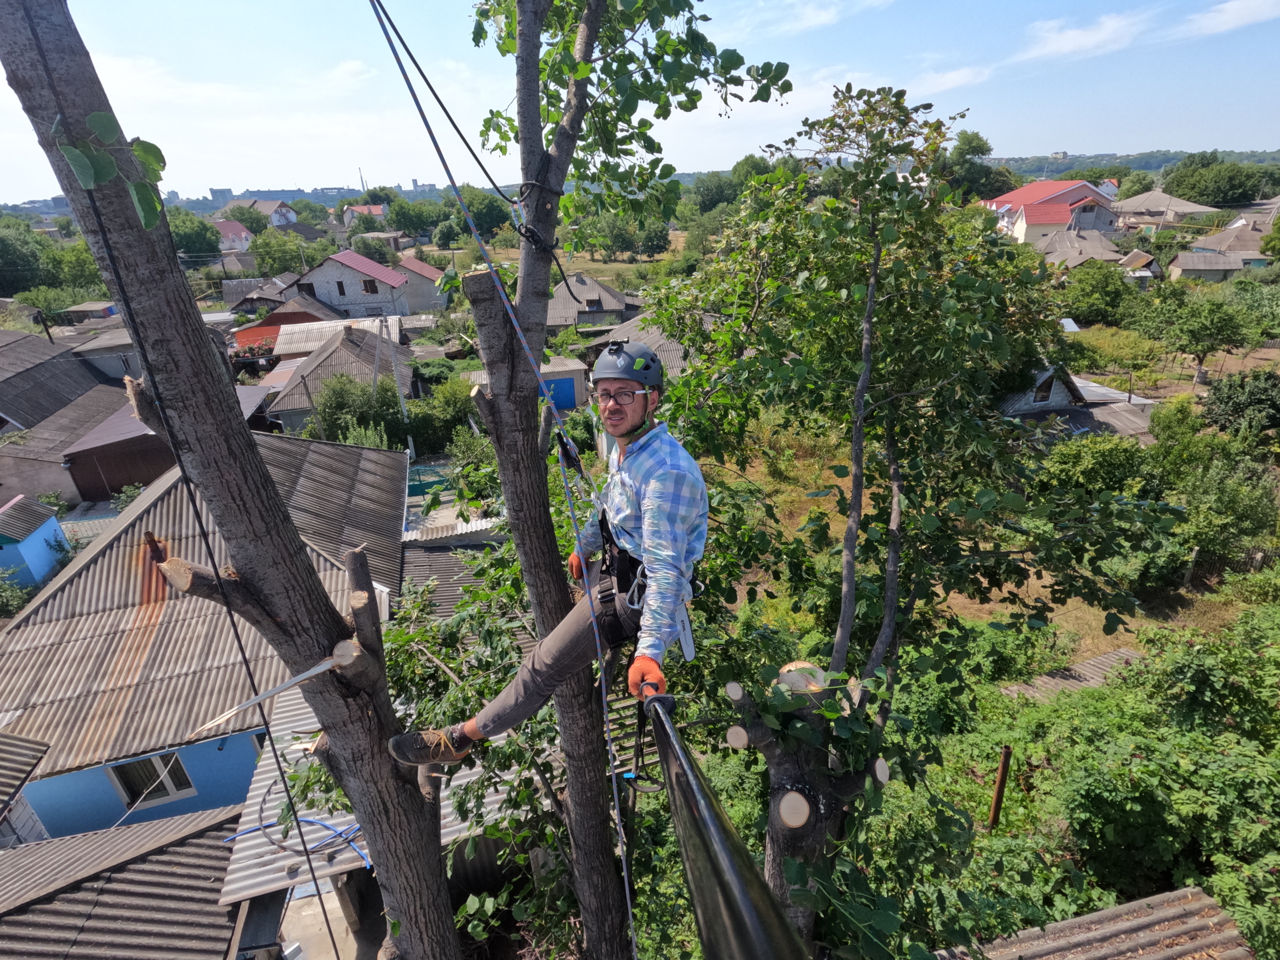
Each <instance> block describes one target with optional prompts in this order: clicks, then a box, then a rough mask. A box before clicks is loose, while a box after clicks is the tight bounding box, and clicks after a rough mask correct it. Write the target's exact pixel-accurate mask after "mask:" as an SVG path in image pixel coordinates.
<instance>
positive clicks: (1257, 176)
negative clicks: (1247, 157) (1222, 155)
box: [1163, 150, 1262, 207]
mask: <svg viewBox="0 0 1280 960" xmlns="http://www.w3.org/2000/svg"><path fill="white" fill-rule="evenodd" d="M1261 185H1262V175H1261V171H1260V170H1259V169H1258V167H1257V166H1255V165H1253V164H1241V163H1224V162H1223V161H1221V160H1220V159H1219V157H1218V152H1217V151H1216V150H1210V151H1205V152H1201V153H1192V154H1188V155H1187V156H1186V157H1184V158H1183V159H1182V160H1180V161H1179V162H1178V163H1177V164H1176V165H1175V166H1174V167H1173V168H1172V169H1171V170H1169V172H1168V173H1166V174H1165V176H1164V183H1163V187H1164V190H1165V192H1166V193H1169V194H1172V195H1173V196H1175V197H1180V198H1181V199H1183V200H1190V201H1191V202H1193V203H1202V204H1205V205H1206V206H1210V207H1223V206H1229V205H1231V204H1241V203H1250V202H1252V201H1254V200H1256V199H1258V191H1259V189H1260V187H1261Z"/></svg>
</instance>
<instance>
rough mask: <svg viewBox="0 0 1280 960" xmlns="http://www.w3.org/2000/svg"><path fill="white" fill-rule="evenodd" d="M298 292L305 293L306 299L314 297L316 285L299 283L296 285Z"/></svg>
mask: <svg viewBox="0 0 1280 960" xmlns="http://www.w3.org/2000/svg"><path fill="white" fill-rule="evenodd" d="M298 292H299V293H305V294H306V295H307V296H308V297H314V296H315V295H316V285H315V284H314V283H300V284H298Z"/></svg>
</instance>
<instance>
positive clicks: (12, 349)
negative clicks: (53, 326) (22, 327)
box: [0, 330, 100, 429]
mask: <svg viewBox="0 0 1280 960" xmlns="http://www.w3.org/2000/svg"><path fill="white" fill-rule="evenodd" d="M99 383H100V381H99V380H98V378H97V377H96V376H95V375H94V374H93V371H92V370H91V369H90V368H89V366H88V365H87V364H85V363H83V362H81V361H80V360H79V359H77V358H76V357H74V356H73V355H72V353H71V350H70V349H68V348H67V347H65V346H55V345H54V344H52V343H50V342H49V341H48V340H46V339H45V338H44V337H37V336H34V335H33V334H30V333H18V332H17V331H15V330H0V417H3V418H5V419H6V420H11V421H13V422H14V423H16V424H17V425H18V426H19V427H22V428H23V429H29V428H31V427H34V426H35V425H36V424H37V423H39V422H40V421H41V420H44V419H46V418H48V417H51V416H53V415H54V414H55V413H57V412H58V411H59V410H61V409H62V408H63V407H65V406H67V405H68V404H69V403H71V402H72V401H73V400H75V399H76V398H77V397H80V396H83V395H84V394H85V393H88V392H89V391H90V390H92V389H93V388H94V387H96V386H98V385H99Z"/></svg>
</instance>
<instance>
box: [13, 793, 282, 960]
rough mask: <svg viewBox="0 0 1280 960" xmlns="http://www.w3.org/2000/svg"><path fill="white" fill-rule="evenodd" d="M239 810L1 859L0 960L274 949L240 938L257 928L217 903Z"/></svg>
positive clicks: (221, 954)
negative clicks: (6, 959) (5, 959)
mask: <svg viewBox="0 0 1280 960" xmlns="http://www.w3.org/2000/svg"><path fill="white" fill-rule="evenodd" d="M239 810H240V808H239V807H238V806H234V807H221V808H217V809H213V810H205V811H201V812H199V813H194V814H187V815H185V816H180V817H173V818H169V819H165V820H156V821H152V822H150V823H141V824H129V825H125V826H119V827H113V828H108V829H104V830H95V831H92V832H89V833H80V834H75V835H72V836H66V837H59V838H57V839H54V840H44V841H43V842H40V843H28V844H24V845H22V846H18V847H14V848H12V849H8V850H3V851H0V956H3V957H12V958H18V957H21V958H24V960H25V958H31V957H62V958H67V960H81V958H83V960H102V958H118V957H134V958H138V957H183V958H185V960H226V958H228V957H232V958H234V957H240V956H253V955H254V954H250V953H245V952H242V951H247V950H253V949H257V948H260V947H264V946H266V947H276V946H277V945H276V944H275V943H274V941H273V942H272V943H270V944H260V943H258V942H255V941H254V940H252V939H246V938H245V934H244V933H242V931H245V930H247V929H249V928H253V927H257V926H259V925H258V924H249V923H246V915H245V914H243V913H239V912H237V911H230V910H227V908H226V907H224V906H221V905H220V904H219V903H218V898H219V893H220V892H221V888H222V881H223V878H224V876H225V875H226V871H227V863H228V861H229V860H230V858H231V844H230V843H228V842H227V841H229V840H230V839H231V837H232V835H233V834H234V832H235V829H236V821H237V816H238V814H239ZM277 954H278V951H277V950H272V953H271V954H270V955H271V956H275V955H277Z"/></svg>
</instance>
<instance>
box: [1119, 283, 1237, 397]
mask: <svg viewBox="0 0 1280 960" xmlns="http://www.w3.org/2000/svg"><path fill="white" fill-rule="evenodd" d="M1132 324H1133V325H1134V326H1135V327H1137V329H1138V330H1139V332H1141V333H1143V334H1144V335H1145V336H1148V337H1150V338H1152V339H1153V340H1160V341H1161V342H1163V343H1165V344H1166V345H1168V347H1169V348H1170V349H1171V350H1175V351H1177V352H1178V353H1185V354H1186V355H1187V356H1189V357H1191V358H1192V359H1193V360H1195V362H1196V378H1195V379H1196V383H1203V382H1205V379H1206V377H1205V372H1204V363H1205V360H1207V359H1208V358H1209V355H1210V354H1211V353H1215V352H1216V351H1218V350H1222V349H1225V348H1230V347H1238V346H1241V345H1242V344H1243V343H1244V342H1245V338H1246V331H1247V325H1246V318H1245V316H1244V314H1243V311H1241V310H1240V308H1239V307H1238V306H1237V305H1236V304H1234V303H1232V302H1230V301H1229V300H1227V299H1224V298H1221V297H1216V296H1212V295H1210V294H1208V293H1202V292H1198V291H1194V290H1191V289H1190V287H1188V286H1187V285H1185V284H1180V283H1177V282H1172V283H1165V284H1163V285H1162V288H1161V298H1160V299H1157V300H1155V301H1153V303H1152V304H1151V306H1150V308H1149V309H1147V310H1145V311H1144V312H1143V313H1142V314H1141V315H1140V316H1139V317H1137V318H1136V319H1135V320H1133V321H1132Z"/></svg>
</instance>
